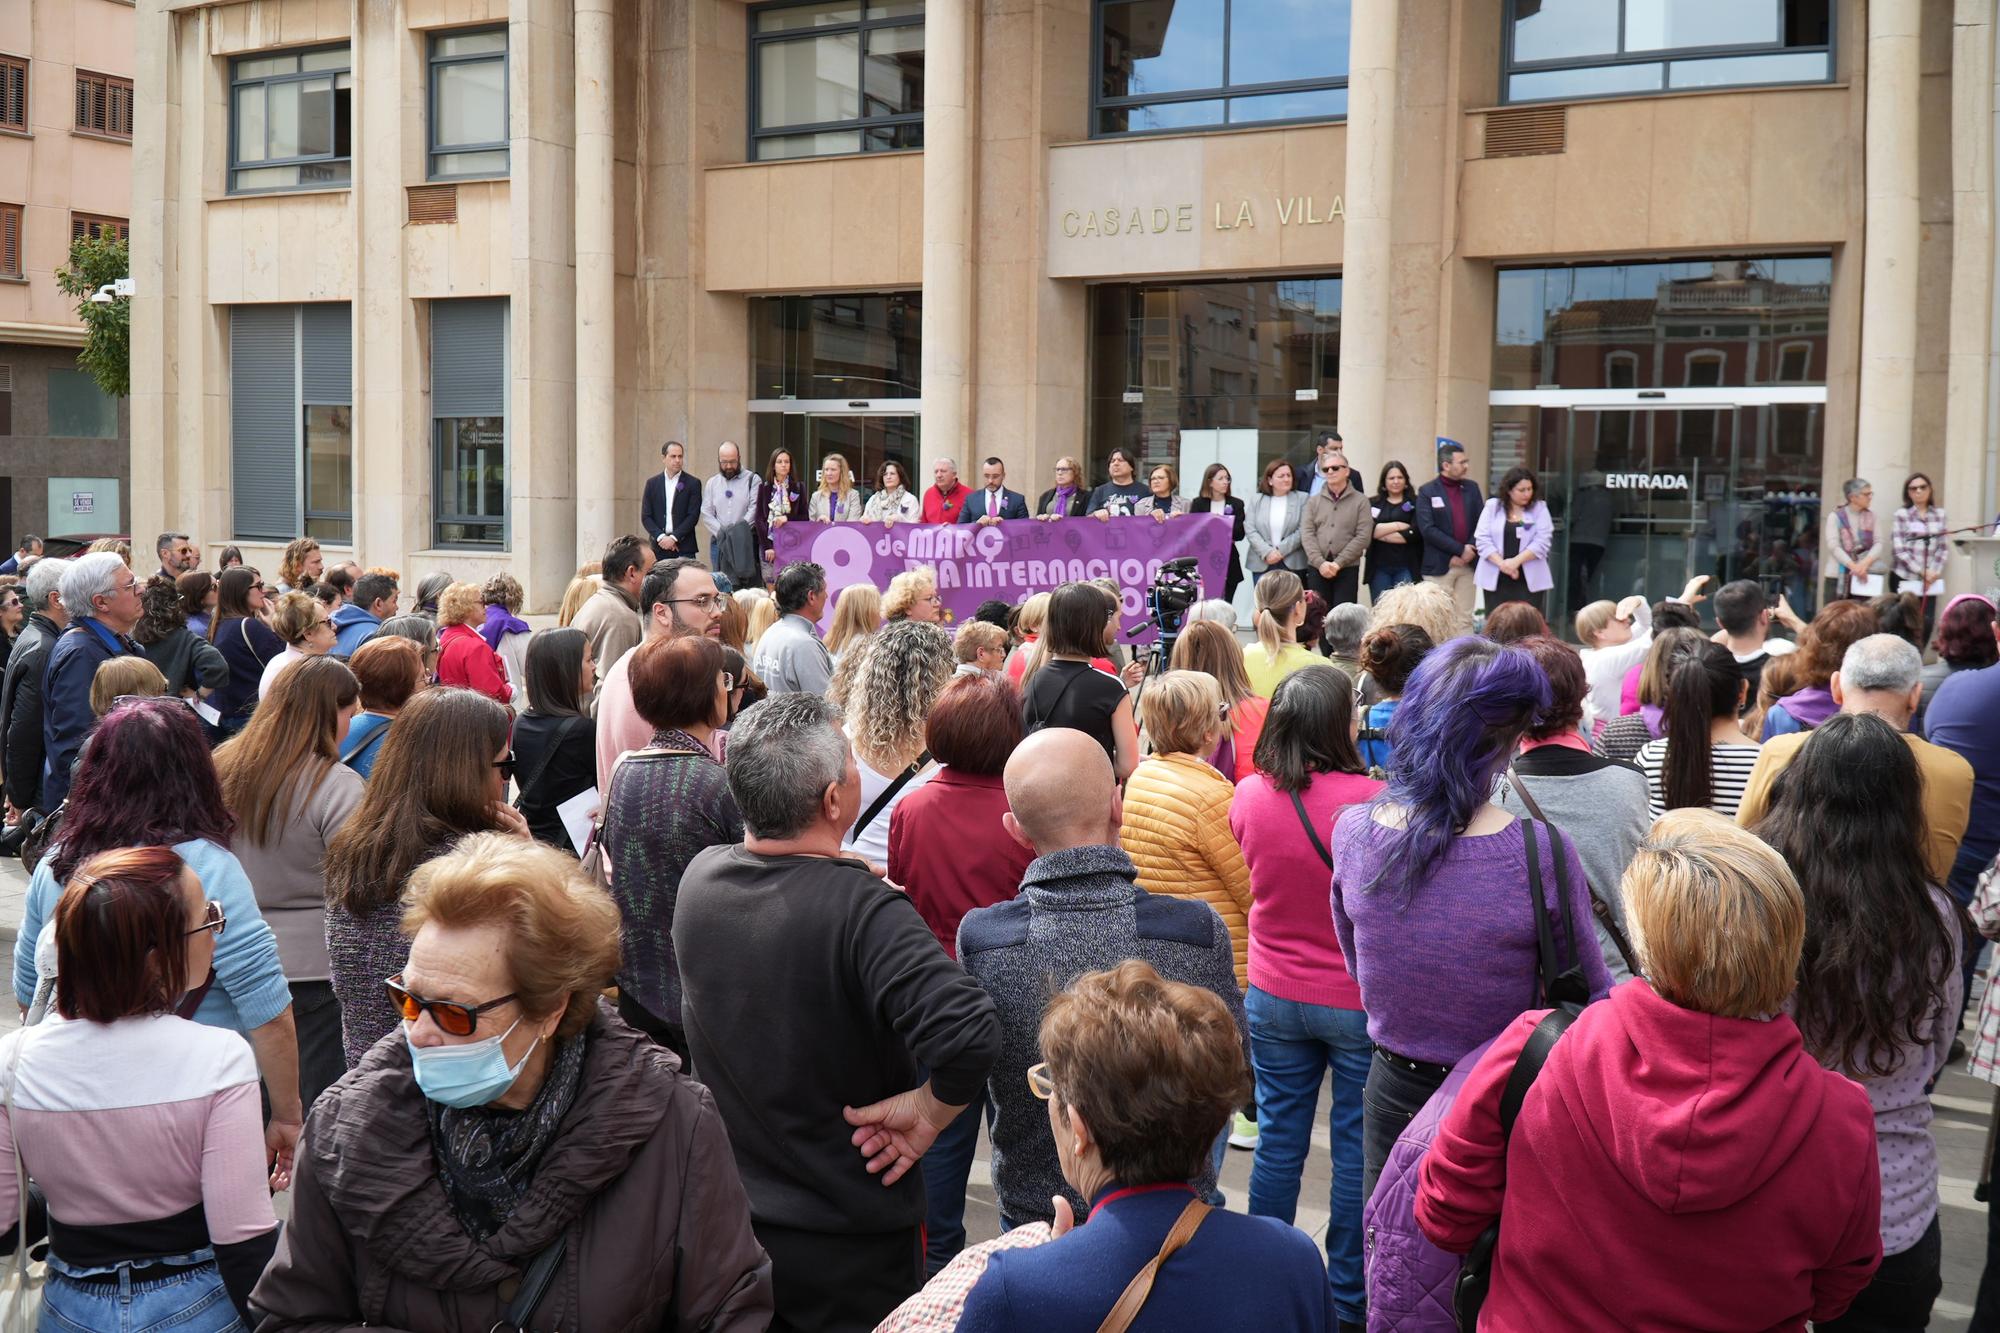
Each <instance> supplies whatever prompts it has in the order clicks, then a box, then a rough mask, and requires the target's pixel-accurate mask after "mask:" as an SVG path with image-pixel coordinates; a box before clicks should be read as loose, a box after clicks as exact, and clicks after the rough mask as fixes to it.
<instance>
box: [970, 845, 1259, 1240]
mask: <svg viewBox="0 0 2000 1333" xmlns="http://www.w3.org/2000/svg"><path fill="white" fill-rule="evenodd" d="M1138 877H1139V872H1138V871H1137V870H1136V869H1135V868H1134V867H1133V865H1132V858H1131V857H1129V856H1127V855H1126V854H1125V853H1124V852H1123V851H1122V850H1120V849H1119V848H1116V847H1071V848H1068V849H1066V850H1064V851H1060V852H1053V853H1051V854H1049V855H1048V856H1044V857H1041V858H1039V859H1037V860H1036V861H1034V862H1033V863H1032V864H1030V865H1029V866H1028V871H1027V874H1026V875H1024V876H1023V877H1022V880H1021V896H1020V897H1018V898H1015V899H1013V900H1011V901H1009V902H1004V903H1000V904H998V905H996V906H993V907H982V908H980V909H978V910H977V911H973V912H968V913H966V916H965V919H964V920H963V921H962V922H960V923H959V927H958V961H959V963H960V964H961V965H962V966H963V967H964V968H965V970H966V971H968V972H970V973H971V974H972V975H973V976H974V977H976V978H977V979H978V980H979V983H980V984H981V985H983V986H985V987H986V990H987V993H988V994H990V995H991V996H992V997H993V1003H994V1005H995V1007H996V1008H997V1009H998V1010H999V1012H1000V1029H1001V1032H1000V1059H999V1062H998V1063H997V1064H995V1065H994V1066H993V1072H992V1075H991V1076H990V1077H989V1079H988V1082H987V1095H988V1096H990V1097H991V1098H992V1099H993V1189H994V1192H995V1193H996V1194H997V1195H998V1196H999V1199H1000V1213H1001V1215H1002V1216H1003V1217H1005V1218H1007V1220H1008V1221H1010V1222H1014V1223H1017V1224H1018V1223H1023V1222H1034V1221H1043V1222H1046V1221H1050V1220H1051V1217H1052V1215H1051V1212H1050V1208H1049V1200H1050V1198H1051V1197H1052V1196H1053V1195H1054V1194H1055V1193H1056V1191H1058V1190H1060V1191H1061V1192H1062V1193H1063V1194H1065V1195H1067V1196H1068V1197H1069V1201H1070V1204H1071V1205H1072V1206H1073V1207H1075V1208H1077V1209H1078V1210H1079V1211H1078V1213H1077V1216H1079V1217H1081V1216H1083V1210H1084V1209H1085V1204H1084V1201H1083V1200H1082V1199H1080V1198H1078V1197H1077V1194H1076V1191H1075V1190H1073V1189H1071V1188H1070V1187H1069V1185H1068V1183H1067V1182H1066V1181H1064V1180H1063V1176H1062V1166H1061V1164H1060V1163H1059V1162H1058V1161H1057V1160H1056V1145H1055V1141H1054V1140H1053V1139H1051V1138H1050V1137H1049V1120H1048V1111H1047V1110H1046V1109H1045V1108H1044V1107H1043V1105H1042V1103H1041V1102H1040V1101H1038V1100H1036V1098H1035V1095H1034V1094H1033V1093H1032V1092H1031V1091H1029V1088H1028V1077H1027V1076H1028V1067H1029V1066H1030V1065H1032V1064H1034V1063H1036V1062H1037V1061H1039V1060H1040V1059H1041V1058H1042V1057H1041V1043H1040V1035H1041V1027H1042V1011H1043V1009H1045V1008H1046V1007H1047V1006H1048V1002H1049V997H1050V996H1052V995H1053V994H1054V993H1055V992H1056V991H1058V990H1060V989H1062V988H1063V987H1064V986H1066V985H1068V984H1069V983H1070V982H1071V981H1072V980H1074V979H1075V978H1076V977H1078V976H1080V975H1081V974H1083V973H1085V972H1094V971H1098V970H1100V969H1103V968H1108V967H1116V966H1117V965H1118V964H1119V963H1122V962H1124V961H1125V960H1126V959H1127V958H1139V959H1143V960H1144V961H1146V962H1148V963H1151V964H1152V965H1153V966H1154V968H1156V969H1157V970H1158V971H1159V973H1160V975H1161V976H1163V977H1165V978H1167V979H1168V980H1169V981H1183V982H1186V983H1188V984H1189V985H1194V986H1200V987H1202V988H1203V989H1205V990H1211V991H1214V992H1215V993H1216V994H1217V995H1219V996H1221V997H1222V999H1223V1001H1224V1002H1225V1003H1226V1004H1228V1006H1229V1012H1230V1013H1231V1014H1233V1015H1234V1016H1235V1018H1236V1026H1237V1028H1238V1029H1239V1030H1241V1031H1242V1032H1243V1033H1244V1034H1245V1035H1244V1046H1245V1049H1246V1050H1248V1047H1249V1036H1248V1032H1249V1029H1248V1028H1247V1027H1246V1026H1245V1023H1244V1017H1243V992H1242V991H1240V990H1238V989H1237V986H1236V962H1235V954H1234V952H1233V950H1232V948H1231V945H1230V942H1229V928H1228V927H1227V926H1225V925H1223V924H1222V918H1221V917H1220V916H1217V915H1216V912H1215V909H1214V908H1213V907H1210V906H1209V905H1208V904H1207V903H1204V902H1199V901H1197V900H1195V899H1192V898H1168V897H1163V896H1160V895H1158V894H1151V893H1147V892H1145V891H1144V890H1143V889H1140V888H1139V887H1138ZM1214 1184H1215V1175H1214V1171H1213V1169H1212V1168H1211V1169H1208V1170H1205V1171H1204V1172H1203V1175H1202V1178H1201V1179H1200V1180H1197V1181H1195V1182H1194V1185H1195V1188H1196V1189H1197V1190H1200V1191H1202V1192H1204V1193H1206V1192H1207V1191H1208V1190H1209V1189H1211V1188H1212V1187H1213V1186H1214Z"/></svg>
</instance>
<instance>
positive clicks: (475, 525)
mask: <svg viewBox="0 0 2000 1333" xmlns="http://www.w3.org/2000/svg"><path fill="white" fill-rule="evenodd" d="M431 418H432V421H431V433H432V445H433V456H434V459H435V463H436V470H435V474H434V477H433V481H432V487H433V489H432V504H431V508H432V524H431V526H432V537H431V539H432V541H433V543H434V544H436V545H438V546H441V547H444V546H457V547H472V548H487V549H503V548H505V546H506V545H507V302H506V300H505V298H481V299H477V300H462V301H433V302H431Z"/></svg>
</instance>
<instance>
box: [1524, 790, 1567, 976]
mask: <svg viewBox="0 0 2000 1333" xmlns="http://www.w3.org/2000/svg"><path fill="white" fill-rule="evenodd" d="M1535 823H1536V821H1534V820H1532V819H1524V820H1522V821H1521V842H1522V844H1523V845H1524V846H1525V847H1526V849H1527V856H1528V897H1529V898H1530V899H1532V900H1533V902H1534V907H1535V961H1536V977H1535V998H1534V1003H1533V1007H1535V1008H1540V1007H1542V1006H1544V1005H1551V1004H1554V1003H1555V1000H1554V999H1553V998H1552V997H1553V996H1554V994H1555V986H1556V978H1557V977H1558V976H1559V975H1561V973H1562V967H1561V965H1560V964H1558V963H1557V962H1556V939H1555V929H1554V927H1553V926H1552V925H1551V923H1550V921H1549V905H1548V904H1547V903H1546V902H1544V901H1543V893H1542V853H1541V848H1540V846H1539V845H1538V844H1539V840H1538V839H1537V838H1536V837H1535Z"/></svg>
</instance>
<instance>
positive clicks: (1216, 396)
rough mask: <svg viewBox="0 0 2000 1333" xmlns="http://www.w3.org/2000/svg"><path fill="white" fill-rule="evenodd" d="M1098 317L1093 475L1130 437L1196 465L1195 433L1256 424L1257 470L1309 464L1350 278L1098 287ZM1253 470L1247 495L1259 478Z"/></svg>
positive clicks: (1094, 329)
mask: <svg viewBox="0 0 2000 1333" xmlns="http://www.w3.org/2000/svg"><path fill="white" fill-rule="evenodd" d="M1090 324H1091V333H1090V336H1091V349H1090V409H1089V410H1090V438H1089V442H1088V452H1087V456H1086V457H1085V459H1084V468H1085V471H1086V472H1088V473H1089V480H1090V481H1092V482H1093V483H1095V482H1100V481H1103V480H1104V479H1105V477H1106V476H1107V472H1106V464H1107V462H1108V461H1109V456H1110V453H1111V450H1112V449H1114V448H1116V447H1118V446H1120V445H1122V446H1124V447H1125V448H1127V449H1130V450H1132V451H1133V452H1134V453H1135V454H1137V455H1138V456H1139V459H1140V463H1141V465H1142V466H1143V467H1150V466H1151V465H1152V464H1154V463H1173V464H1175V465H1176V466H1177V467H1181V468H1182V471H1186V470H1187V468H1186V467H1184V466H1182V465H1183V464H1184V463H1187V462H1189V461H1191V456H1190V457H1183V453H1182V447H1181V435H1182V433H1183V432H1184V431H1202V432H1208V431H1217V430H1222V431H1254V432H1256V460H1257V468H1256V470H1257V471H1258V472H1260V473H1261V471H1262V466H1263V464H1264V463H1267V462H1269V461H1270V460H1271V459H1273V458H1290V459H1291V460H1293V462H1294V463H1295V464H1297V465H1298V466H1299V467H1300V468H1301V469H1303V467H1304V465H1305V462H1306V460H1307V459H1309V458H1310V457H1311V456H1312V438H1313V436H1314V434H1315V433H1317V432H1318V431H1322V430H1330V429H1332V427H1333V424H1334V420H1335V418H1336V416H1337V415H1338V408H1339V396H1340V395H1339V366H1340V279H1339V278H1285V279H1276V280H1272V281H1267V282H1203V283H1183V284H1180V285H1176V286H1161V287H1117V286H1105V287H1097V288H1093V289H1092V291H1091V313H1090ZM1412 466H1414V463H1412ZM1246 470H1247V469H1246V468H1245V467H1244V466H1241V465H1239V466H1238V467H1237V468H1236V469H1235V475H1234V476H1233V478H1232V482H1233V485H1234V487H1235V490H1236V493H1237V494H1239V495H1247V494H1249V493H1250V491H1251V490H1252V489H1253V487H1254V485H1255V483H1256V477H1255V476H1245V475H1243V473H1244V472H1245V471H1246ZM1309 480H1310V478H1309V477H1306V476H1304V474H1303V472H1302V473H1301V476H1300V482H1301V484H1302V485H1303V484H1305V483H1306V482H1308V481H1309ZM1040 484H1042V485H1046V484H1047V483H1046V482H1042V483H1040ZM1370 485H1371V486H1372V485H1373V479H1372V478H1371V479H1370Z"/></svg>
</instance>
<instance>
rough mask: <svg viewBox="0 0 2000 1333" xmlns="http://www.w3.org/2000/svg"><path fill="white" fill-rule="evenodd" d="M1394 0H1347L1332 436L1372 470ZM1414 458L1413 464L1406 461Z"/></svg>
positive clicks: (1388, 257)
mask: <svg viewBox="0 0 2000 1333" xmlns="http://www.w3.org/2000/svg"><path fill="white" fill-rule="evenodd" d="M1400 8H1401V6H1400V0H1354V8H1353V15H1354V20H1353V29H1352V33H1353V35H1352V36H1351V37H1350V39H1349V41H1348V75H1347V182H1346V190H1345V192H1346V204H1347V234H1346V240H1345V242H1344V245H1343V249H1342V252H1341V261H1340V417H1339V420H1340V435H1341V438H1342V439H1344V440H1345V441H1346V442H1347V459H1348V462H1349V463H1351V464H1352V465H1353V466H1354V468H1355V476H1356V477H1357V478H1372V477H1373V476H1374V472H1375V466H1376V463H1377V462H1378V460H1380V459H1381V458H1382V457H1383V456H1384V455H1383V446H1384V443H1385V442H1384V440H1383V432H1384V430H1385V429H1386V428H1387V422H1388V390H1389V303H1390V290H1391V288H1392V286H1393V285H1394V280H1395V278H1394V263H1393V260H1394V244H1393V243H1394V238H1395V232H1394V228H1393V226H1392V225H1391V210H1392V206H1393V204H1394V202H1395V193H1396V69H1397V59H1396V55H1397V40H1396V38H1397V25H1398V23H1399V21H1400V18H1401V15H1400V13H1399V11H1400ZM1412 466H1416V465H1415V464H1412Z"/></svg>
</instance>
